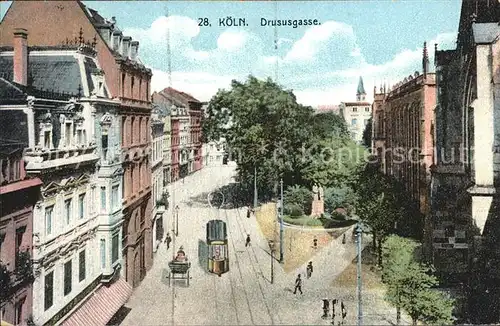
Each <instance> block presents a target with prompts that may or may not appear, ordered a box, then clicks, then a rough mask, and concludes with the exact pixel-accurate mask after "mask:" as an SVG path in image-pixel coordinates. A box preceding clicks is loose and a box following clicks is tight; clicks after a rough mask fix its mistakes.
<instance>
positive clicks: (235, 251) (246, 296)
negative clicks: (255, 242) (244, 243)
mask: <svg viewBox="0 0 500 326" xmlns="http://www.w3.org/2000/svg"><path fill="white" fill-rule="evenodd" d="M224 218H225V220H226V224H227V225H228V228H227V229H228V233H229V236H230V238H231V244H232V248H233V250H234V259H235V262H236V266H237V267H238V272H239V275H240V280H241V283H242V284H243V292H244V294H245V299H246V303H247V306H248V312H249V314H250V320H251V321H252V325H255V320H254V316H253V313H252V306H251V305H250V300H249V299H248V293H247V290H246V288H245V286H244V284H245V283H244V278H243V273H242V272H241V266H240V261H239V259H238V251H237V250H236V245H235V244H234V240H235V238H233V232H232V231H231V228H230V227H229V218H228V212H227V211H226V210H225V211H224ZM229 277H231V276H229ZM230 285H231V293H232V294H233V300H234V302H235V308H236V299H235V295H234V285H233V282H232V281H231V282H230ZM236 316H238V310H237V309H236ZM238 323H239V322H238Z"/></svg>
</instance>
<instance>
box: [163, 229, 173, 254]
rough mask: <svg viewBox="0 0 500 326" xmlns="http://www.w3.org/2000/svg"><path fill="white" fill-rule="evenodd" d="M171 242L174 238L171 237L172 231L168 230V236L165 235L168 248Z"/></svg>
mask: <svg viewBox="0 0 500 326" xmlns="http://www.w3.org/2000/svg"><path fill="white" fill-rule="evenodd" d="M170 242H172V238H171V237H170V233H168V232H167V236H166V237H165V243H166V244H167V250H168V249H170Z"/></svg>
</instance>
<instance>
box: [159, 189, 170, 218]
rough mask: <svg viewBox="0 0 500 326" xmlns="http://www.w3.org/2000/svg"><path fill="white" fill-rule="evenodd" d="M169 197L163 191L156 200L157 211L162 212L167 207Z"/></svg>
mask: <svg viewBox="0 0 500 326" xmlns="http://www.w3.org/2000/svg"><path fill="white" fill-rule="evenodd" d="M169 197H170V195H169V194H168V192H165V193H163V195H162V196H161V198H160V199H157V200H156V207H157V211H158V213H161V212H164V211H165V210H167V209H168V198H169Z"/></svg>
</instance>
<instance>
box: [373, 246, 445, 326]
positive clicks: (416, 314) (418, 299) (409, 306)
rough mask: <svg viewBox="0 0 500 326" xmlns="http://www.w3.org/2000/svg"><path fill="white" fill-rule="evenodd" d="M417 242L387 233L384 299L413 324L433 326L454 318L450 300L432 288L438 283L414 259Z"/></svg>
mask: <svg viewBox="0 0 500 326" xmlns="http://www.w3.org/2000/svg"><path fill="white" fill-rule="evenodd" d="M417 247H418V243H416V242H415V241H413V240H410V239H406V238H401V237H398V236H390V237H388V238H387V240H386V241H385V242H384V244H383V249H382V251H383V255H382V256H383V260H384V263H383V269H382V280H383V282H384V283H385V284H386V285H387V292H386V300H387V301H388V302H389V303H391V304H392V305H394V306H395V307H396V308H397V309H398V316H399V311H400V310H401V309H403V310H405V311H406V312H407V313H408V315H409V316H410V317H411V318H412V320H413V323H414V324H416V322H417V321H418V320H420V321H423V322H425V323H426V324H432V325H443V324H450V323H451V322H452V321H453V318H452V311H453V300H450V299H449V298H448V297H446V296H445V295H444V294H443V293H441V292H439V291H438V290H436V289H433V288H434V287H436V286H437V285H438V281H437V278H436V277H435V276H434V275H431V274H430V272H431V269H430V268H429V267H427V266H425V265H423V264H421V263H419V262H418V261H416V260H415V250H416V248H417Z"/></svg>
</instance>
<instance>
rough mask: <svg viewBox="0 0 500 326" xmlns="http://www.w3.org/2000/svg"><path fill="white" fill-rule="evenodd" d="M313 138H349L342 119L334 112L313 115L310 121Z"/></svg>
mask: <svg viewBox="0 0 500 326" xmlns="http://www.w3.org/2000/svg"><path fill="white" fill-rule="evenodd" d="M311 120H312V121H311V126H312V129H313V130H314V137H316V138H318V139H325V138H330V137H332V136H334V137H340V138H346V139H348V138H349V129H348V128H347V124H346V123H345V120H344V118H343V117H342V116H341V115H338V114H336V113H334V112H322V113H318V114H315V115H314V116H313V117H312V119H311Z"/></svg>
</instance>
